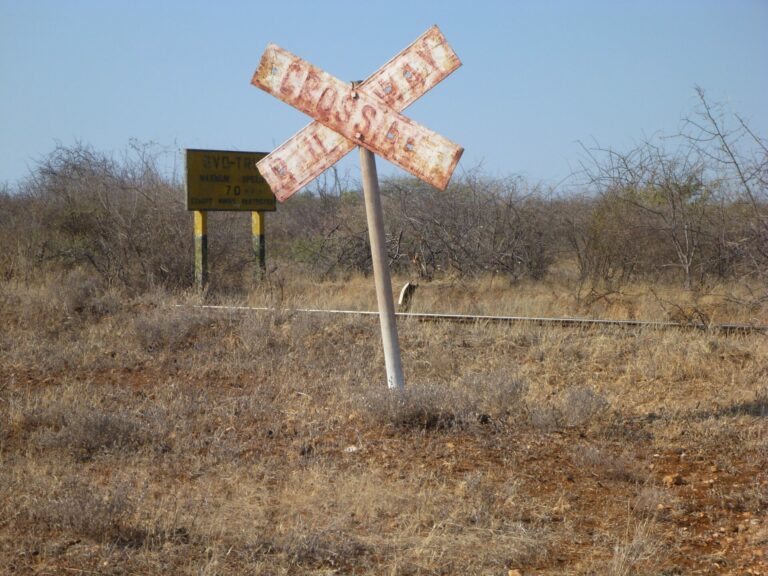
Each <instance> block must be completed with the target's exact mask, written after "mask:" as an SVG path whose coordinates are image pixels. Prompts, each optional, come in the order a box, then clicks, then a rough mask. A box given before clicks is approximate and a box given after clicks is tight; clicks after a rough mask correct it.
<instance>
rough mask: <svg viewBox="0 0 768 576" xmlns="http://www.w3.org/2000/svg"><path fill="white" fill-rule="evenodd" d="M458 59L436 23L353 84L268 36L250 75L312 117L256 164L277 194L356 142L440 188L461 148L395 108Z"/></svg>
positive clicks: (325, 165) (304, 180)
mask: <svg viewBox="0 0 768 576" xmlns="http://www.w3.org/2000/svg"><path fill="white" fill-rule="evenodd" d="M459 66H461V62H460V61H459V59H458V57H457V56H456V54H455V52H454V51H453V50H452V49H451V47H450V46H449V45H448V43H447V42H446V40H445V38H444V37H443V35H442V33H441V32H440V30H439V29H438V27H437V26H433V27H432V28H430V29H429V30H428V31H427V32H425V33H424V34H423V35H422V36H421V37H419V39H418V40H416V41H415V42H414V43H413V44H411V45H410V46H409V47H408V48H406V49H405V50H403V51H402V52H401V53H400V54H398V55H397V56H395V57H394V58H393V59H392V60H390V61H389V62H387V64H385V65H384V66H383V67H382V68H381V69H379V70H378V71H377V72H375V73H374V74H373V75H372V76H370V77H369V78H368V79H367V80H365V81H364V82H362V83H360V84H359V85H352V84H350V83H348V82H343V81H341V80H339V79H337V78H334V77H333V76H331V75H330V74H328V73H326V72H323V71H322V70H320V69H319V68H316V67H315V66H313V65H312V64H310V63H308V62H306V61H304V60H302V59H301V58H299V57H298V56H295V55H293V54H291V53H290V52H288V51H287V50H283V49H282V48H280V47H278V46H275V45H274V44H270V45H269V46H267V49H266V50H265V51H264V54H263V56H262V57H261V62H260V63H259V68H258V69H257V70H256V73H255V74H254V76H253V80H252V81H251V83H252V84H254V85H255V86H257V87H259V88H261V89H262V90H265V91H266V92H269V93H270V94H272V95H273V96H276V97H277V98H279V99H280V100H283V101H284V102H286V103H288V104H290V105H291V106H294V107H295V108H298V109H299V110H301V111H302V112H304V113H305V114H308V115H309V116H311V117H312V118H314V119H315V120H316V121H315V122H312V123H311V124H309V125H308V126H306V127H305V128H304V129H303V130H301V131H300V132H298V133H297V134H296V135H294V136H293V137H292V138H291V139H290V140H288V141H287V142H285V143H284V144H282V145H281V146H280V147H279V148H277V149H276V150H275V151H273V152H272V153H271V154H269V155H268V156H266V157H265V158H264V159H262V160H261V161H260V162H259V163H258V164H257V167H258V169H259V172H260V173H261V175H262V176H263V177H264V179H265V180H266V181H267V182H268V183H269V186H270V188H271V189H272V192H273V193H274V194H275V196H277V199H278V200H280V201H281V202H282V201H283V200H285V199H286V198H288V197H290V196H291V195H292V194H293V193H295V192H296V191H297V190H299V189H300V188H302V187H303V186H305V185H306V184H308V183H309V182H311V181H312V180H313V179H314V178H316V177H317V176H319V175H320V174H321V173H322V172H323V171H325V170H326V169H327V168H330V167H331V166H333V164H335V163H336V162H338V161H339V160H340V159H341V158H342V157H343V156H344V155H345V154H347V153H348V152H350V151H351V150H352V149H353V148H354V147H355V146H358V145H359V146H363V147H365V148H367V149H368V150H370V151H371V152H374V153H375V154H378V155H379V156H381V157H383V158H386V159H387V160H389V161H391V162H393V163H394V164H397V165H398V166H400V167H401V168H403V169H404V170H406V171H408V172H410V173H411V174H413V175H414V176H416V177H417V178H420V179H421V180H423V181H425V182H427V183H429V184H431V185H433V186H435V187H437V188H440V189H441V190H444V189H445V188H446V186H448V181H449V180H450V178H451V174H453V170H454V168H456V164H457V163H458V162H459V158H460V157H461V153H462V152H463V149H462V148H461V147H460V146H458V145H457V144H455V143H453V142H451V141H450V140H448V139H447V138H445V137H443V136H441V135H440V134H437V133H435V132H433V131H432V130H429V129H428V128H425V127H424V126H422V125H420V124H418V123H416V122H414V121H413V120H411V119H409V118H407V117H405V116H403V115H402V114H400V111H401V110H403V109H405V108H406V107H407V106H408V105H409V104H411V103H413V102H414V101H415V100H416V99H417V98H419V97H420V96H421V95H422V94H424V93H425V92H427V90H429V89H430V88H432V87H433V86H435V85H436V84H438V83H439V82H440V81H441V80H443V79H444V78H445V77H446V76H448V75H449V74H450V73H451V72H453V71H454V70H456V69H457V68H458V67H459Z"/></svg>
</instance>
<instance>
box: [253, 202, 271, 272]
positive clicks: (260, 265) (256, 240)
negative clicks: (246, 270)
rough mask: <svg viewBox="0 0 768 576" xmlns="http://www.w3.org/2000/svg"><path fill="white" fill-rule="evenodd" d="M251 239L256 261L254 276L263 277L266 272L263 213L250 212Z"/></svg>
mask: <svg viewBox="0 0 768 576" xmlns="http://www.w3.org/2000/svg"><path fill="white" fill-rule="evenodd" d="M251 239H252V242H253V256H254V258H255V259H256V270H255V276H256V278H258V279H261V278H263V277H264V274H265V273H266V270H267V244H266V238H265V235H264V212H251Z"/></svg>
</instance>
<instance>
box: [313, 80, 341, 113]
mask: <svg viewBox="0 0 768 576" xmlns="http://www.w3.org/2000/svg"><path fill="white" fill-rule="evenodd" d="M337 96H338V92H336V90H335V88H333V87H330V86H329V87H328V88H326V89H325V90H323V93H322V94H320V99H319V100H318V101H317V113H318V116H319V117H321V118H328V117H329V116H330V115H331V110H332V109H333V105H334V104H336V97H337Z"/></svg>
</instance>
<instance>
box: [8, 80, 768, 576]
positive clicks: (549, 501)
mask: <svg viewBox="0 0 768 576" xmlns="http://www.w3.org/2000/svg"><path fill="white" fill-rule="evenodd" d="M699 96H700V108H699V109H698V110H696V111H695V113H694V114H693V115H692V116H691V117H690V118H688V119H687V120H686V121H685V122H684V123H683V126H682V130H681V133H680V134H678V135H676V136H675V137H672V138H666V139H662V138H658V139H654V140H651V141H648V142H641V143H639V144H638V145H637V146H636V147H634V148H633V149H631V150H628V151H616V150H612V149H606V148H602V147H600V146H593V147H586V146H585V148H584V165H583V167H582V170H581V171H580V172H579V174H576V175H574V177H573V179H572V182H573V183H572V185H571V188H570V189H569V190H568V191H567V193H566V191H564V190H558V189H555V190H553V189H550V188H547V187H545V186H543V185H539V184H536V183H531V182H527V181H525V180H523V179H521V178H505V179H494V178H488V177H486V176H484V175H483V173H482V171H481V170H479V169H478V170H473V171H468V172H464V173H462V174H457V175H456V176H455V177H454V181H453V183H452V184H451V186H450V187H449V189H448V190H447V191H446V192H436V191H434V190H431V189H427V188H425V187H424V186H422V185H421V184H419V183H418V182H416V181H414V180H413V179H410V178H398V179H392V180H388V181H386V182H383V183H382V188H383V197H384V198H383V200H384V209H385V222H386V225H387V229H388V233H387V240H388V253H389V259H390V265H391V268H392V270H393V273H394V276H395V280H396V282H397V283H398V284H399V283H402V282H404V281H405V280H413V281H416V282H418V284H419V288H418V289H417V291H416V293H415V295H414V300H413V309H414V310H417V311H418V310H424V311H444V312H467V313H479V314H511V315H535V316H584V317H601V318H637V319H649V320H674V321H677V322H680V323H682V324H686V323H694V324H703V325H705V326H711V325H713V324H716V323H719V322H738V323H745V324H753V325H765V324H768V308H767V307H766V302H767V301H768V288H767V286H768V283H766V280H767V279H768V278H767V276H768V185H767V184H768V150H767V149H766V141H765V139H763V138H762V137H760V136H758V135H757V134H755V133H754V132H753V131H752V130H751V129H750V127H749V124H748V123H747V122H745V121H743V120H742V119H741V118H739V117H738V116H734V115H731V114H726V113H725V111H723V110H721V109H720V108H719V107H718V106H715V105H713V104H711V103H709V102H708V101H707V99H706V98H705V96H704V94H703V92H700V93H699ZM335 176H336V175H335V174H333V173H331V174H330V175H328V176H327V177H326V178H325V179H324V180H321V181H320V182H319V183H318V184H316V185H315V186H314V188H313V189H312V190H311V191H309V192H306V193H303V194H301V195H299V196H296V197H294V198H292V199H291V200H290V201H288V202H287V203H285V204H284V205H281V206H279V208H278V211H277V212H276V213H274V214H269V215H268V217H267V234H268V270H267V274H266V276H265V277H264V278H263V279H262V280H261V281H259V282H256V281H255V280H254V262H253V255H252V254H251V252H250V249H249V247H250V242H249V223H248V220H247V219H246V218H245V216H244V215H242V214H212V215H211V216H210V220H211V222H210V226H209V234H210V258H211V274H210V278H211V284H210V286H209V287H208V290H207V292H206V293H205V294H197V293H195V291H194V290H193V289H192V287H193V283H194V282H193V265H192V223H191V216H190V215H189V213H188V212H186V210H185V206H184V193H183V186H182V184H181V183H180V182H179V179H178V178H176V177H173V176H168V175H167V174H166V171H165V170H163V169H161V167H160V157H159V155H158V153H157V151H156V150H155V149H153V148H152V147H148V146H132V147H131V148H129V150H128V151H126V152H125V154H123V155H122V156H114V155H108V154H103V153H101V152H99V151H96V150H94V149H92V148H90V147H88V146H86V145H76V146H59V147H57V148H56V149H55V150H54V151H53V152H51V153H50V154H49V155H48V156H46V157H45V158H43V159H42V160H41V161H40V162H39V163H38V164H37V165H36V167H35V168H34V169H33V170H32V172H31V173H30V175H29V177H28V178H26V179H25V180H23V181H21V182H18V183H14V184H8V185H6V186H5V187H4V188H3V190H2V191H1V192H0V246H2V247H3V249H2V251H0V326H2V329H0V566H2V567H3V570H2V572H3V573H9V574H67V573H71V574H114V575H117V574H195V575H213V574H264V575H267V574H270V575H271V574H392V575H395V574H397V575H405V574H414V575H415V574H424V575H426V574H478V575H480V574H482V575H485V574H498V575H504V576H515V575H523V574H525V575H528V574H553V575H554V574H579V575H587V574H595V575H597V574H609V575H617V576H618V575H631V574H638V575H639V574H654V575H662V574H664V575H672V574H768V518H767V517H766V509H768V474H767V473H766V470H768V361H766V359H767V358H768V342H767V341H766V334H765V332H760V331H755V332H751V333H738V334H730V335H728V334H723V333H720V332H717V331H716V330H714V329H711V330H710V329H706V328H705V329H697V330H684V329H673V330H666V331H662V330H657V329H653V328H634V329H623V328H618V327H603V328H592V329H584V328H573V327H571V328H560V327H552V326H537V325H532V324H515V325H501V324H496V325H493V324H483V323H478V324H467V325H457V324H443V323H423V322H419V321H417V320H416V319H404V320H401V321H400V323H399V326H398V327H399V330H400V338H401V345H402V349H403V363H404V368H405V377H406V386H407V387H406V390H405V392H403V393H402V394H396V393H391V392H389V391H388V390H387V389H386V386H385V384H384V374H383V357H382V352H381V345H380V340H379V331H378V326H377V324H376V321H375V319H371V318H368V317H354V316H323V315H305V314H301V313H298V312H297V311H296V310H297V308H308V307H313V308H351V309H359V310H372V309H375V306H376V303H375V294H374V290H373V285H372V281H371V279H370V278H369V275H370V273H371V270H370V254H369V246H368V238H367V230H366V225H365V213H364V206H363V203H362V199H361V195H360V192H359V190H358V188H357V186H356V185H355V184H354V183H351V182H346V181H344V179H343V178H339V177H335ZM203 302H219V303H225V304H227V303H231V304H251V305H255V306H260V307H266V308H269V309H270V310H271V311H267V312H256V311H250V312H244V311H242V310H239V311H238V310H227V309H224V310H212V309H204V308H200V307H196V305H197V304H201V303H203Z"/></svg>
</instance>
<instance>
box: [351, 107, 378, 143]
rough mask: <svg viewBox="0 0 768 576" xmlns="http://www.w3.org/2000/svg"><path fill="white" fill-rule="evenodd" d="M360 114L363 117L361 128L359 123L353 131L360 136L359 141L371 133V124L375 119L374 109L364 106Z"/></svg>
mask: <svg viewBox="0 0 768 576" xmlns="http://www.w3.org/2000/svg"><path fill="white" fill-rule="evenodd" d="M361 113H362V115H363V126H362V127H361V126H360V124H359V123H357V124H355V130H356V131H357V132H359V133H360V134H361V136H362V138H361V139H363V140H364V139H366V138H368V136H369V134H370V133H371V123H372V122H373V121H374V120H375V119H376V108H374V107H373V106H371V105H369V104H366V105H365V106H363V110H362V112H361Z"/></svg>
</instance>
